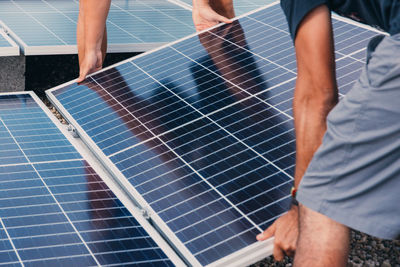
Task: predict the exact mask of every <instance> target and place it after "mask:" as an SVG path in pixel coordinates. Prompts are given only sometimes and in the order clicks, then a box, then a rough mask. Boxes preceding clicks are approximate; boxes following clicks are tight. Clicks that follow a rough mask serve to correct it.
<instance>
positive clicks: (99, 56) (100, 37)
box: [77, 0, 111, 82]
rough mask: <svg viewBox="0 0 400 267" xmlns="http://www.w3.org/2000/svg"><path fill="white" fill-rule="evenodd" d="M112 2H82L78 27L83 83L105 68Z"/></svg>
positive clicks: (82, 0)
mask: <svg viewBox="0 0 400 267" xmlns="http://www.w3.org/2000/svg"><path fill="white" fill-rule="evenodd" d="M110 4H111V0H100V1H99V0H80V1H79V17H78V26H77V43H78V56H79V78H78V79H77V82H82V81H83V80H84V79H85V78H86V76H87V75H88V74H90V73H93V72H95V71H98V70H100V69H101V68H102V66H103V61H104V58H105V55H106V50H107V29H106V20H107V15H108V11H109V9H110Z"/></svg>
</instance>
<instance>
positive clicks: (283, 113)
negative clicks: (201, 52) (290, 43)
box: [160, 35, 295, 119]
mask: <svg viewBox="0 0 400 267" xmlns="http://www.w3.org/2000/svg"><path fill="white" fill-rule="evenodd" d="M216 36H217V35H216ZM217 37H218V36H217ZM218 38H219V37H218ZM221 39H222V38H221ZM223 40H225V39H223ZM225 41H228V42H230V41H229V40H225ZM238 47H239V46H238ZM174 50H175V51H176V52H178V53H180V54H181V55H183V56H184V57H186V58H188V59H190V60H191V61H192V62H194V63H196V64H198V65H200V66H202V67H203V68H204V69H207V70H208V71H210V72H212V73H214V74H215V75H217V76H219V77H220V78H222V79H224V77H222V76H220V75H219V74H218V73H216V72H214V71H212V70H210V69H209V68H207V67H206V66H203V65H202V64H200V63H198V62H197V61H195V60H193V59H191V58H190V57H188V56H186V55H185V54H183V53H182V52H180V51H178V50H176V49H174ZM248 51H249V50H248ZM249 52H250V51H249ZM278 66H279V65H278ZM292 79H295V78H292ZM225 81H226V82H228V83H230V84H231V85H233V86H235V87H237V88H239V89H240V90H241V91H242V92H243V93H246V94H249V95H250V96H249V97H256V98H257V99H258V100H260V101H261V102H263V103H265V104H267V105H268V106H269V107H271V108H272V109H275V110H276V111H278V112H279V113H281V114H282V115H285V116H287V117H288V118H290V119H293V117H292V116H291V115H289V114H286V113H285V112H283V111H281V110H280V109H278V108H276V107H275V106H273V105H271V104H269V103H268V102H266V101H264V100H263V99H260V98H258V96H257V95H251V93H249V92H247V91H246V90H244V89H243V88H242V87H240V86H239V85H237V84H234V83H233V82H231V81H229V80H225ZM290 81H292V80H287V81H285V82H282V84H285V83H288V82H290ZM160 84H161V83H160ZM166 89H168V88H166ZM271 89H272V87H270V88H268V89H267V90H265V91H262V92H259V93H264V92H266V91H268V90H271ZM168 90H169V89H168ZM188 105H190V104H188ZM193 108H194V107H193ZM223 109H225V107H224V108H223ZM221 110H222V109H221ZM221 110H217V111H216V112H219V111H221ZM199 112H200V111H199ZM204 116H205V117H208V116H209V114H207V115H204Z"/></svg>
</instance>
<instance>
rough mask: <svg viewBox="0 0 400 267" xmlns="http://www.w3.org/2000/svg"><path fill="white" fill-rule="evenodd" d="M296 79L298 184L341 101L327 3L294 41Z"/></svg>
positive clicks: (307, 18) (296, 183)
mask: <svg viewBox="0 0 400 267" xmlns="http://www.w3.org/2000/svg"><path fill="white" fill-rule="evenodd" d="M295 48H296V57H297V82H296V89H295V94H294V101H293V110H294V124H295V130H296V170H295V186H296V188H297V186H298V185H299V183H300V181H301V179H302V177H303V175H304V173H305V171H306V169H307V166H308V164H309V163H310V161H311V158H312V156H313V155H314V152H315V151H316V150H317V148H318V147H319V146H320V144H321V142H322V137H323V135H324V133H325V131H326V117H327V115H328V113H329V111H330V110H331V109H332V108H333V107H334V106H335V105H336V103H337V102H338V91H337V85H336V74H335V58H334V46H333V34H332V25H331V14H330V11H329V9H328V8H327V7H326V6H320V7H318V8H316V9H314V10H313V11H312V12H311V13H310V14H309V15H308V16H306V17H305V19H304V20H303V22H302V23H301V25H300V27H299V30H298V32H297V37H296V40H295Z"/></svg>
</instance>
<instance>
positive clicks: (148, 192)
mask: <svg viewBox="0 0 400 267" xmlns="http://www.w3.org/2000/svg"><path fill="white" fill-rule="evenodd" d="M288 131H291V130H288ZM282 134H285V132H284V133H282ZM278 136H279V135H278ZM275 137H277V136H274V137H271V139H272V138H275ZM223 138H226V137H222V138H220V139H217V140H215V141H214V142H218V141H219V140H221V139H223ZM248 138H251V136H249V137H248ZM246 139H247V138H246ZM246 139H244V140H246ZM265 141H268V140H265ZM210 144H212V143H208V144H207V145H204V146H208V145H210ZM234 145H235V143H233V144H231V145H229V146H227V147H223V148H220V149H219V150H216V151H214V152H213V153H217V152H219V151H221V150H224V149H226V148H228V147H230V146H234ZM283 145H285V144H282V145H280V146H283ZM280 146H278V147H276V148H274V150H275V149H279V147H280ZM177 148H179V147H177ZM198 149H201V147H199V148H198ZM242 152H243V151H239V152H236V153H235V154H232V155H231V157H234V156H236V155H239V154H240V153H242ZM267 152H271V151H267ZM188 153H190V152H188ZM184 155H185V154H182V156H184ZM204 157H207V156H204ZM204 157H203V158H204ZM256 158H257V156H255V157H253V158H249V159H248V160H246V161H245V162H248V161H251V160H254V159H256ZM201 159H202V158H198V159H196V161H197V160H201ZM224 160H225V159H220V160H218V161H216V162H214V164H218V163H220V162H222V161H224ZM278 160H279V158H278V159H276V160H274V161H278ZM274 161H273V162H274ZM245 162H244V163H245ZM165 163H168V162H165ZM156 167H157V166H155V167H154V168H156ZM235 167H236V166H232V167H230V168H228V169H225V170H223V171H221V172H218V173H215V174H213V175H212V176H209V177H208V179H210V178H213V177H214V176H217V175H219V174H221V173H223V172H225V171H227V170H229V169H232V168H235ZM262 167H263V166H260V167H257V168H256V169H253V170H252V171H254V170H258V169H260V168H262ZM205 168H207V166H205V167H203V168H200V169H198V171H202V170H203V169H205ZM146 171H147V170H146ZM173 171H175V169H174V170H171V171H170V172H173ZM249 172H251V171H249ZM246 174H247V173H243V174H242V175H240V176H238V177H236V178H235V179H239V178H240V177H241V176H244V175H246ZM137 175H140V173H138V174H137ZM189 175H190V174H187V175H185V176H182V177H181V178H180V179H179V180H182V179H184V178H186V177H187V176H189ZM273 175H274V174H273ZM160 176H161V175H160ZM160 176H156V177H153V178H151V179H150V180H147V181H145V182H143V183H141V184H137V185H136V186H141V185H143V184H145V183H147V182H151V181H152V180H155V179H157V178H159V177H160ZM265 178H268V177H265ZM174 182H175V181H171V182H169V183H167V184H165V186H167V185H169V184H172V183H174ZM228 182H229V181H227V182H224V183H222V184H220V185H219V186H222V185H224V184H226V183H228ZM198 183H201V181H198V182H197V183H193V184H192V186H194V185H196V184H198ZM250 185H251V184H250ZM156 190H158V188H154V189H152V190H149V191H147V192H146V193H144V194H143V195H147V194H151V193H152V192H153V191H156ZM181 190H185V188H183V189H181ZM210 190H211V189H210ZM178 192H179V191H178ZM205 192H207V191H205ZM171 194H173V193H171ZM171 194H170V195H171ZM170 195H165V196H163V197H162V198H160V199H159V200H162V199H163V198H166V197H168V196H170ZM159 200H158V201H159Z"/></svg>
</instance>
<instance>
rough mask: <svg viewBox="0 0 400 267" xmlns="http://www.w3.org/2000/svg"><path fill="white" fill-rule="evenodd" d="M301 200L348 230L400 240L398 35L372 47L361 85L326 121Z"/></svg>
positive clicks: (376, 41)
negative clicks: (325, 129) (321, 139)
mask: <svg viewBox="0 0 400 267" xmlns="http://www.w3.org/2000/svg"><path fill="white" fill-rule="evenodd" d="M297 199H298V201H299V202H301V203H302V204H303V205H305V206H307V207H309V208H310V209H312V210H314V211H317V212H319V213H322V214H324V215H326V216H328V217H329V218H331V219H333V220H335V221H337V222H339V223H341V224H344V225H346V226H348V227H350V228H353V229H356V230H359V231H361V232H364V233H367V234H370V235H373V236H377V237H380V238H386V239H396V238H399V237H400V34H396V35H393V36H385V37H384V36H378V37H375V38H373V39H372V40H371V41H370V43H369V45H368V49H367V63H366V65H365V67H364V70H363V71H362V74H361V76H360V78H359V80H358V81H357V82H356V83H355V85H354V86H353V88H352V89H351V90H350V92H349V93H348V94H347V95H346V96H345V97H344V98H343V99H342V100H341V101H340V102H339V103H338V104H337V106H336V107H335V108H334V109H332V111H331V112H330V113H329V115H328V117H327V132H326V133H325V136H324V138H323V142H322V144H321V146H320V147H319V148H318V150H317V151H316V153H315V154H314V157H313V159H312V161H311V162H310V164H309V166H308V169H307V171H306V173H305V175H304V177H303V179H302V181H301V183H300V186H299V189H298V193H297Z"/></svg>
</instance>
